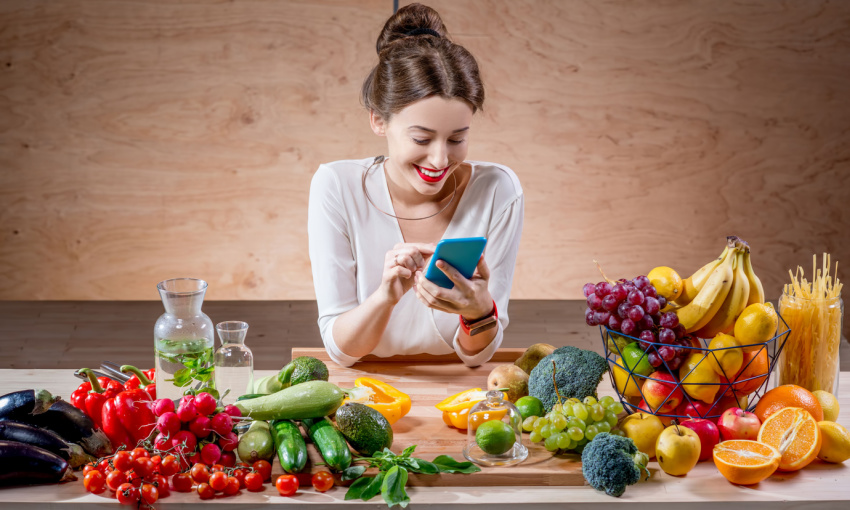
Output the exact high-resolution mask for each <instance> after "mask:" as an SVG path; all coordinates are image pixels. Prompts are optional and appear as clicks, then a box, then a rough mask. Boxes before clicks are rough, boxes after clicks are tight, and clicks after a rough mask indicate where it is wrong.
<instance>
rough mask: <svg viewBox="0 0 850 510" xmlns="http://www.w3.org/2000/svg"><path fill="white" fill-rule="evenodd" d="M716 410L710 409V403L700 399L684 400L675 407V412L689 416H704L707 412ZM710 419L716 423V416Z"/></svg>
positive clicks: (712, 412)
mask: <svg viewBox="0 0 850 510" xmlns="http://www.w3.org/2000/svg"><path fill="white" fill-rule="evenodd" d="M716 412H717V411H716V410H714V409H711V404H706V403H705V402H703V401H702V400H685V401H683V402H682V403H681V404H679V407H677V408H676V414H678V415H679V416H689V417H691V418H706V417H707V416H708V414H709V413H711V414H714V413H716ZM712 421H713V422H715V423H716V422H717V418H714V419H712Z"/></svg>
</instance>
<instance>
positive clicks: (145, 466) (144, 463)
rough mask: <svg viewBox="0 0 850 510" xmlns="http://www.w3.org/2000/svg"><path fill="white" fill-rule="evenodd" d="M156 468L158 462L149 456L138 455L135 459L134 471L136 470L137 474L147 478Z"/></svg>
mask: <svg viewBox="0 0 850 510" xmlns="http://www.w3.org/2000/svg"><path fill="white" fill-rule="evenodd" d="M154 469H156V464H154V463H153V461H152V460H151V459H149V458H147V457H138V458H137V459H136V460H134V461H133V471H135V472H136V476H141V477H142V478H146V477H148V476H150V475H151V474H153V471H154Z"/></svg>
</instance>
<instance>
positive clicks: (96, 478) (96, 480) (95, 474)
mask: <svg viewBox="0 0 850 510" xmlns="http://www.w3.org/2000/svg"><path fill="white" fill-rule="evenodd" d="M83 487H85V488H86V490H87V491H89V492H91V493H92V494H100V493H101V492H103V491H105V490H106V478H105V477H104V476H103V473H101V472H100V471H98V470H96V469H95V470H92V471H89V472H88V473H86V476H85V478H83Z"/></svg>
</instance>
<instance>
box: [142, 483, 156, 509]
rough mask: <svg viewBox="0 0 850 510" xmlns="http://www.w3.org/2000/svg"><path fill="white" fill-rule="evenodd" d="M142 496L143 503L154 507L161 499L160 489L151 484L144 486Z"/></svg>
mask: <svg viewBox="0 0 850 510" xmlns="http://www.w3.org/2000/svg"><path fill="white" fill-rule="evenodd" d="M140 494H141V498H142V501H144V502H145V503H147V504H149V505H153V504H154V503H156V500H158V499H159V489H157V488H156V487H154V486H153V485H151V484H149V483H146V484H144V485H142V490H141V493H140Z"/></svg>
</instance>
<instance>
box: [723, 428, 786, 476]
mask: <svg viewBox="0 0 850 510" xmlns="http://www.w3.org/2000/svg"><path fill="white" fill-rule="evenodd" d="M712 453H713V456H714V465H715V466H717V470H718V471H720V474H721V475H723V476H724V477H726V479H727V480H729V481H730V482H732V483H737V484H739V485H752V484H755V483H759V482H760V481H762V480H764V479H765V478H767V477H768V476H770V475H772V474H773V472H774V471H776V468H778V467H779V460H780V458H781V457H782V456H781V455H779V452H778V451H776V448H774V447H772V446H768V445H766V444H763V443H759V442H758V441H748V440H744V439H734V440H731V441H723V442H722V443H718V444H716V445H714V451H713V452H712Z"/></svg>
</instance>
